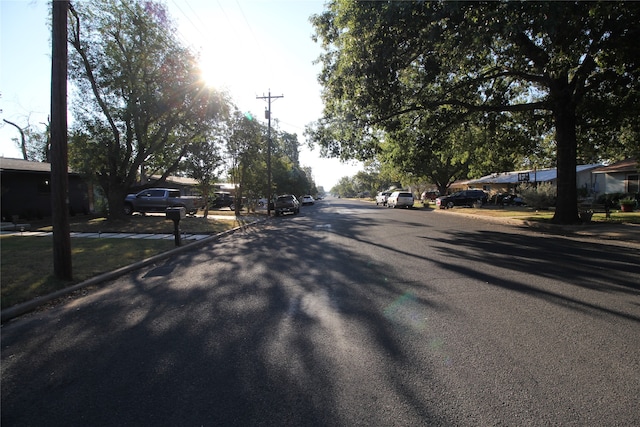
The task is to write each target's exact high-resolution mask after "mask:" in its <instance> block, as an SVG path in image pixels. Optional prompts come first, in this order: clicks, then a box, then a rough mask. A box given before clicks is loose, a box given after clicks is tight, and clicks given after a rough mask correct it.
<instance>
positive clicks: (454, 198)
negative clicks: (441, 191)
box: [436, 190, 488, 209]
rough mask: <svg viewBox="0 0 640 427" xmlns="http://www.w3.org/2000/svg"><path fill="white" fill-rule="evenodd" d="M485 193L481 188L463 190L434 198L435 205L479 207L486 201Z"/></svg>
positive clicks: (442, 206) (442, 207)
mask: <svg viewBox="0 0 640 427" xmlns="http://www.w3.org/2000/svg"><path fill="white" fill-rule="evenodd" d="M487 199H488V196H487V193H485V192H484V191H482V190H463V191H458V192H457V193H453V194H450V195H448V196H441V197H438V198H436V206H438V207H439V208H440V209H445V208H446V209H450V208H452V207H454V206H470V207H480V206H482V205H484V204H485V203H487Z"/></svg>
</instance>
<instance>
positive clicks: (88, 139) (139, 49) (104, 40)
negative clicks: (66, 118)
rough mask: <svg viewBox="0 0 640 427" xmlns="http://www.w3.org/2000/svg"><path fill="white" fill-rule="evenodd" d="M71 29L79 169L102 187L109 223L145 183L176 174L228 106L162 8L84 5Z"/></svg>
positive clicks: (108, 2) (100, 0) (137, 2)
mask: <svg viewBox="0 0 640 427" xmlns="http://www.w3.org/2000/svg"><path fill="white" fill-rule="evenodd" d="M76 6H77V9H76V10H75V11H74V13H73V16H74V19H72V20H71V24H70V31H69V34H70V40H69V41H70V43H71V45H72V46H73V48H74V54H73V55H72V56H71V60H70V64H69V69H70V77H71V78H72V80H73V82H74V84H75V86H76V90H75V93H76V95H77V97H76V100H75V105H74V106H75V108H74V130H73V135H74V138H73V139H72V141H71V143H72V145H74V147H73V148H72V150H70V151H72V152H73V153H74V157H73V158H72V159H71V163H72V165H73V167H74V168H75V169H77V170H79V171H83V172H84V173H85V174H86V175H87V176H89V177H90V178H91V179H92V180H94V181H96V182H98V184H100V186H101V187H102V189H103V190H104V192H105V194H106V196H107V198H108V203H109V208H110V210H109V215H110V216H117V215H121V214H122V212H123V210H122V207H123V202H124V197H125V195H126V193H127V192H128V190H129V188H130V187H131V186H132V185H133V184H134V183H136V181H137V180H138V177H139V176H140V177H141V178H142V179H143V180H144V177H145V176H146V175H148V174H149V173H157V174H158V175H160V179H159V180H158V181H157V182H159V183H161V182H163V181H164V180H165V179H166V178H167V176H169V175H170V174H171V173H173V172H175V171H176V170H178V168H179V166H180V163H181V161H182V160H183V159H184V158H185V156H186V155H187V154H188V151H189V149H190V147H192V146H193V145H192V143H193V142H194V141H202V140H203V138H204V137H205V136H206V135H207V134H208V133H209V131H210V129H211V127H212V126H213V125H215V123H216V120H217V118H218V116H219V114H220V113H221V112H222V111H224V110H225V108H226V106H227V102H226V100H224V99H223V98H222V97H221V96H220V94H219V93H217V92H215V91H214V90H212V89H211V88H209V87H207V86H206V85H205V84H204V82H203V81H202V80H201V79H200V73H199V70H198V69H197V66H196V59H197V58H196V57H195V56H194V55H193V54H192V53H191V52H190V51H189V50H188V49H186V48H184V47H182V46H181V45H180V44H179V43H178V41H177V39H176V36H175V30H174V28H173V27H172V24H171V23H170V21H169V20H168V18H167V15H166V11H165V9H164V7H163V6H162V5H160V4H159V3H154V2H153V1H142V0H121V1H119V0H96V1H92V2H81V3H78V4H77V5H76Z"/></svg>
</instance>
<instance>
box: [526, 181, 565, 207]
mask: <svg viewBox="0 0 640 427" xmlns="http://www.w3.org/2000/svg"><path fill="white" fill-rule="evenodd" d="M520 193H521V195H522V199H523V200H524V202H525V203H526V204H527V205H528V206H531V207H532V208H535V209H548V208H549V207H550V206H555V204H556V197H557V193H556V187H555V185H552V184H547V183H542V184H538V185H537V186H536V187H534V186H526V187H524V188H522V189H521V191H520Z"/></svg>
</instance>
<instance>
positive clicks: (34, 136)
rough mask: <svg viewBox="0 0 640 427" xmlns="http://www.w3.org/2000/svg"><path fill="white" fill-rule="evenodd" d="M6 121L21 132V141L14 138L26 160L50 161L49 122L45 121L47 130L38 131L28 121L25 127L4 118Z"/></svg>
mask: <svg viewBox="0 0 640 427" xmlns="http://www.w3.org/2000/svg"><path fill="white" fill-rule="evenodd" d="M2 120H3V121H4V122H5V123H7V124H9V125H11V126H13V127H15V128H16V129H17V130H18V132H19V133H20V141H18V140H17V139H13V138H12V139H13V140H14V141H15V142H16V146H17V147H19V148H20V151H21V152H22V158H23V159H24V160H31V161H35V162H49V161H50V158H49V150H50V141H49V125H50V124H49V123H43V124H44V125H45V130H44V131H43V132H40V131H38V130H37V129H35V128H34V127H33V126H32V125H30V124H29V123H28V120H27V125H26V126H25V127H24V128H21V127H20V126H18V125H17V124H16V123H14V122H11V121H9V120H7V119H2Z"/></svg>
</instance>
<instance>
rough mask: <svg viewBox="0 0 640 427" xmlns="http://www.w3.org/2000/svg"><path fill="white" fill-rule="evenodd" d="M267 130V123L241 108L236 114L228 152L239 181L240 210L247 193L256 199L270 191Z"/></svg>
mask: <svg viewBox="0 0 640 427" xmlns="http://www.w3.org/2000/svg"><path fill="white" fill-rule="evenodd" d="M249 117H252V116H249ZM265 134H266V130H265V129H264V126H261V125H260V123H259V122H257V121H256V120H253V119H252V118H251V119H249V118H248V117H247V116H246V115H245V114H243V113H241V112H240V111H238V110H236V111H235V112H234V113H233V114H232V116H231V118H230V121H229V128H228V133H227V153H228V154H229V156H230V158H231V168H230V175H231V177H232V181H233V183H234V184H236V185H237V190H236V204H235V209H236V213H238V212H239V210H240V205H241V203H240V201H241V200H242V198H243V197H244V196H245V195H246V196H247V197H249V198H252V199H254V198H257V197H258V196H259V195H262V194H266V189H267V188H266V182H267V179H266V176H267V170H266V158H265V156H263V154H265V152H266V147H265V143H264V141H265V138H263V135H265Z"/></svg>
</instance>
